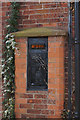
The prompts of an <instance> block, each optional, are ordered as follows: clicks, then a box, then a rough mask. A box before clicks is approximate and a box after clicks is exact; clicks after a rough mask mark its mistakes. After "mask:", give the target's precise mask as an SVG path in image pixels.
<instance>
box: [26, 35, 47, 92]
mask: <svg viewBox="0 0 80 120" xmlns="http://www.w3.org/2000/svg"><path fill="white" fill-rule="evenodd" d="M27 72H28V74H27V89H28V90H44V89H47V87H48V38H47V37H40V38H28V58H27Z"/></svg>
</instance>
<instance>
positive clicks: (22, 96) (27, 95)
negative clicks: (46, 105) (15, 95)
mask: <svg viewBox="0 0 80 120" xmlns="http://www.w3.org/2000/svg"><path fill="white" fill-rule="evenodd" d="M20 97H21V98H33V95H32V94H21V95H20Z"/></svg>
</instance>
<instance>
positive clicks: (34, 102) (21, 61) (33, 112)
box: [15, 28, 67, 118]
mask: <svg viewBox="0 0 80 120" xmlns="http://www.w3.org/2000/svg"><path fill="white" fill-rule="evenodd" d="M29 37H33V38H34V37H48V89H47V90H27V57H28V55H27V53H28V52H27V50H28V38H29ZM66 38H67V33H66V32H65V31H63V30H55V29H53V28H30V29H26V30H23V31H20V32H17V33H15V40H16V42H17V43H18V48H19V52H20V55H18V54H16V55H15V85H16V90H15V114H16V118H61V112H62V110H63V105H64V44H65V40H66Z"/></svg>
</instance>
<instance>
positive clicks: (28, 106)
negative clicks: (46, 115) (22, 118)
mask: <svg viewBox="0 0 80 120" xmlns="http://www.w3.org/2000/svg"><path fill="white" fill-rule="evenodd" d="M20 108H29V109H30V108H32V105H31V104H20Z"/></svg>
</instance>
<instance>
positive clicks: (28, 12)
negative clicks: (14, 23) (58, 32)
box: [2, 2, 68, 36]
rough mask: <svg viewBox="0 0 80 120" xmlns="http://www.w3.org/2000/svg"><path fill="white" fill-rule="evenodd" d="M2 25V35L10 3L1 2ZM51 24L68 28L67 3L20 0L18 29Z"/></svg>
mask: <svg viewBox="0 0 80 120" xmlns="http://www.w3.org/2000/svg"><path fill="white" fill-rule="evenodd" d="M2 5H3V7H2V21H3V22H2V25H3V36H5V33H6V32H5V31H6V30H5V29H6V28H5V26H6V24H7V22H6V20H7V19H8V18H9V15H10V7H9V6H10V3H9V2H8V3H7V2H3V3H2ZM49 25H51V26H53V27H55V28H60V29H66V30H67V28H68V5H67V3H55V2H52V3H51V2H49V3H48V2H47V3H46V2H44V3H36V2H32V3H31V2H21V3H20V19H19V29H26V28H30V27H42V26H49Z"/></svg>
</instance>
